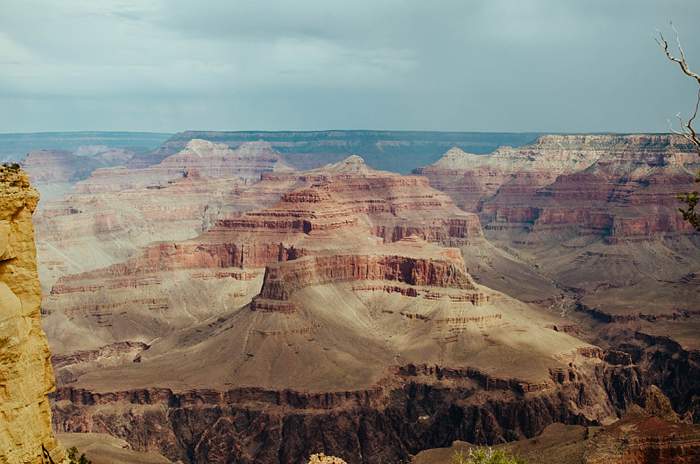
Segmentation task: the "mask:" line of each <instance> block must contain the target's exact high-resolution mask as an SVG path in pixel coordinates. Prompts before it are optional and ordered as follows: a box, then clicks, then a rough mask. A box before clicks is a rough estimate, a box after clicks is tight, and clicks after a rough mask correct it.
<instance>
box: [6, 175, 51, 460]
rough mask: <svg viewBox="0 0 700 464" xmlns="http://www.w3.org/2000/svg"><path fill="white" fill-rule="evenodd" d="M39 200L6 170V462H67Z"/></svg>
mask: <svg viewBox="0 0 700 464" xmlns="http://www.w3.org/2000/svg"><path fill="white" fill-rule="evenodd" d="M38 200H39V195H38V193H37V192H36V190H34V189H33V188H32V187H31V186H30V185H29V180H28V178H27V176H26V174H25V173H24V172H22V171H21V170H19V169H14V168H12V167H5V166H0V386H1V387H0V417H1V418H2V419H1V420H0V450H2V453H0V462H3V463H12V464H14V463H37V464H38V463H43V462H45V460H44V457H43V453H44V450H46V452H47V453H49V454H50V455H51V456H52V457H53V459H54V461H55V462H61V461H62V460H63V451H62V450H61V448H60V447H59V446H58V444H57V442H56V439H55V438H54V435H53V432H52V430H51V410H50V405H49V399H48V397H47V395H48V393H49V392H51V391H53V390H54V387H55V385H54V377H53V370H52V367H51V362H50V353H49V348H48V344H47V341H46V336H45V335H44V331H43V330H42V328H41V320H40V319H41V317H40V309H39V306H40V304H41V289H40V287H39V279H38V277H37V269H36V252H35V248H34V228H33V226H32V213H33V212H34V209H35V208H36V206H37V201H38Z"/></svg>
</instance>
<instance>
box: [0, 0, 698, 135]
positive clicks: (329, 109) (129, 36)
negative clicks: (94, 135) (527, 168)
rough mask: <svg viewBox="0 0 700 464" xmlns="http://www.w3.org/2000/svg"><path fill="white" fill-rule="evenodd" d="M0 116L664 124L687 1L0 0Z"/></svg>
mask: <svg viewBox="0 0 700 464" xmlns="http://www.w3.org/2000/svg"><path fill="white" fill-rule="evenodd" d="M0 12H1V13H2V14H0V68H1V69H2V72H1V73H0V131H32V130H78V129H95V130H97V129H107V130H109V129H115V130H116V129H120V130H121V129H123V130H137V129H138V130H163V131H175V130H182V129H195V128H197V129H208V128H211V129H230V130H243V129H322V128H388V129H435V130H494V131H497V130H514V131H530V130H541V131H608V130H609V131H664V130H667V129H668V125H667V119H668V118H672V117H673V116H674V115H675V114H676V113H677V112H678V111H687V110H689V109H690V106H691V100H692V97H693V87H692V84H691V83H690V82H689V81H687V80H686V79H684V78H683V77H682V76H680V74H679V72H678V70H677V69H675V68H673V67H672V66H671V65H670V64H669V63H667V62H666V61H665V60H664V58H663V56H662V55H661V53H660V51H659V50H658V48H656V45H655V44H654V42H653V36H654V33H655V29H656V28H657V27H660V28H666V29H667V28H668V20H669V19H673V21H674V23H675V24H676V25H677V27H678V29H679V30H681V32H682V35H683V36H682V38H683V40H684V43H685V46H686V49H687V53H688V55H689V57H690V58H691V59H692V60H694V61H695V62H696V63H697V66H696V67H697V68H700V31H698V30H697V28H696V24H697V20H698V19H700V2H697V1H695V0H667V1H664V2H659V1H656V0H585V1H578V0H576V1H575V0H529V1H527V0H489V1H487V0H483V1H474V0H443V1H440V2H425V1H412V0H382V1H378V0H355V1H353V2H347V1H335V0H297V1H292V0H289V1H285V0H278V1H265V0H235V1H233V0H210V1H206V2H205V1H202V2H195V1H191V0H190V1H187V0H111V1H101V2H94V1H89V0H62V1H61V2H53V1H49V0H44V1H39V0H0Z"/></svg>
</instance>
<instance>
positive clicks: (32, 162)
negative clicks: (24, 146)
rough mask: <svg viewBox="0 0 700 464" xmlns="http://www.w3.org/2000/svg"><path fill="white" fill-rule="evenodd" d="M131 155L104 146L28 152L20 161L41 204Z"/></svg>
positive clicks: (63, 193) (128, 158)
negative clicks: (97, 171)
mask: <svg viewBox="0 0 700 464" xmlns="http://www.w3.org/2000/svg"><path fill="white" fill-rule="evenodd" d="M134 156H135V153H134V152H132V151H129V150H124V149H113V148H109V147H105V146H98V147H89V146H85V147H80V148H78V149H77V150H76V151H75V152H70V151H66V150H36V151H32V152H30V153H29V154H27V156H26V157H25V158H24V160H23V161H22V168H23V169H24V170H25V171H26V172H27V174H29V178H30V180H31V182H32V185H33V186H34V187H35V188H36V189H38V190H39V192H40V193H41V197H42V200H43V201H42V204H43V203H45V202H47V201H49V200H52V199H57V198H60V197H61V196H63V195H65V194H66V193H68V192H69V191H70V190H71V188H72V187H73V186H74V185H75V183H76V182H78V181H80V180H83V179H86V178H87V177H89V176H90V174H91V173H92V172H93V171H94V170H96V169H98V168H102V167H107V166H116V165H119V164H123V163H126V162H127V161H128V160H130V159H131V158H132V157H134Z"/></svg>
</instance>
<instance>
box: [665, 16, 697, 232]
mask: <svg viewBox="0 0 700 464" xmlns="http://www.w3.org/2000/svg"><path fill="white" fill-rule="evenodd" d="M671 28H672V29H673V32H674V33H675V35H676V48H677V49H678V56H676V55H674V53H673V52H672V51H671V47H670V45H669V43H668V40H666V38H665V37H664V35H663V34H662V33H661V32H659V37H658V38H657V39H656V43H658V44H659V46H660V47H661V49H662V50H663V52H664V54H665V55H666V58H668V59H669V60H670V61H671V62H673V63H677V64H678V66H679V67H680V68H681V71H682V72H683V74H685V75H686V76H688V77H690V78H691V79H694V80H695V82H697V84H698V94H697V96H696V98H695V111H693V114H692V116H691V117H690V118H689V119H688V121H684V120H683V117H682V116H681V115H680V113H678V115H677V117H678V121H679V122H680V126H681V130H680V131H673V132H674V133H676V134H679V135H682V136H683V137H684V138H685V139H686V140H688V142H690V143H691V144H692V146H693V148H694V149H695V151H696V152H697V153H698V155H700V135H698V132H697V131H696V130H695V128H694V127H693V123H694V121H695V118H696V117H697V115H698V108H700V74H698V73H696V72H695V71H692V70H691V69H690V66H689V65H688V60H687V59H686V57H685V50H684V49H683V45H682V43H681V39H680V35H679V34H678V30H677V29H676V28H675V27H674V26H673V24H671ZM695 182H700V172H698V174H697V176H696V178H695ZM678 199H679V200H680V201H681V202H683V203H685V205H686V207H685V208H678V210H679V211H680V212H681V214H682V215H683V219H684V220H686V221H688V222H689V223H690V224H692V225H693V227H695V229H696V230H700V212H699V211H700V208H698V204H699V203H700V194H699V193H698V192H697V191H695V192H689V193H684V194H680V195H678Z"/></svg>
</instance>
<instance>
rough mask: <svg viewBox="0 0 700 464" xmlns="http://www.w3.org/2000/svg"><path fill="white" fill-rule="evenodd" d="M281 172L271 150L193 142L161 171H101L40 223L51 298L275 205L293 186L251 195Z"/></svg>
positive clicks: (272, 186) (276, 185) (271, 185)
mask: <svg viewBox="0 0 700 464" xmlns="http://www.w3.org/2000/svg"><path fill="white" fill-rule="evenodd" d="M280 169H285V168H284V166H283V165H282V164H281V163H280V162H279V157H278V156H277V155H276V154H275V153H274V152H272V151H270V150H269V147H268V145H266V144H260V143H255V144H249V145H246V146H244V147H241V148H239V149H238V150H235V151H234V150H230V149H228V148H226V147H223V146H220V145H216V144H212V143H209V142H203V141H196V140H195V141H192V142H191V143H190V144H189V145H188V148H186V149H185V150H183V151H182V152H181V153H178V154H175V155H173V156H172V157H169V158H167V159H166V160H163V162H162V163H161V164H159V165H156V166H151V167H149V168H138V169H137V168H125V167H118V168H109V169H99V170H97V171H95V172H94V173H93V174H92V176H91V177H90V178H88V179H86V180H84V181H82V182H80V183H78V185H77V186H76V191H75V192H73V193H71V194H70V195H68V196H66V197H65V198H63V199H61V200H56V201H53V202H50V203H48V204H46V205H45V206H44V207H43V208H42V211H40V213H39V214H38V215H37V217H36V223H37V233H38V235H39V237H41V240H40V241H39V249H38V253H39V263H40V273H41V274H40V275H41V281H42V285H44V289H45V291H48V290H49V289H50V288H51V285H52V284H53V283H54V281H55V280H56V279H57V278H58V277H59V276H61V275H66V274H74V273H78V272H82V271H87V270H91V269H95V268H98V267H103V266H107V265H109V264H112V263H115V262H119V261H123V260H125V259H126V258H128V257H129V256H131V255H132V254H133V253H134V252H136V251H137V250H139V249H140V248H141V247H143V246H145V245H147V244H149V243H152V242H157V241H161V240H184V239H187V238H190V237H195V236H197V235H198V234H200V233H201V232H202V231H203V230H206V229H207V228H208V227H210V226H211V225H212V223H213V221H214V220H215V219H216V218H217V217H218V215H219V214H222V213H224V212H227V213H231V212H232V211H245V210H247V209H251V208H255V207H260V206H265V205H267V204H270V203H273V202H275V201H277V199H278V198H279V196H280V195H281V192H283V191H285V190H286V189H288V188H289V185H288V183H285V182H263V183H259V185H256V188H255V192H254V193H253V194H248V193H247V190H248V188H249V187H250V185H249V183H251V182H252V181H253V180H259V179H260V176H261V174H263V173H265V172H273V171H277V170H280ZM226 176H229V177H226ZM175 199H177V200H176V201H175Z"/></svg>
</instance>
